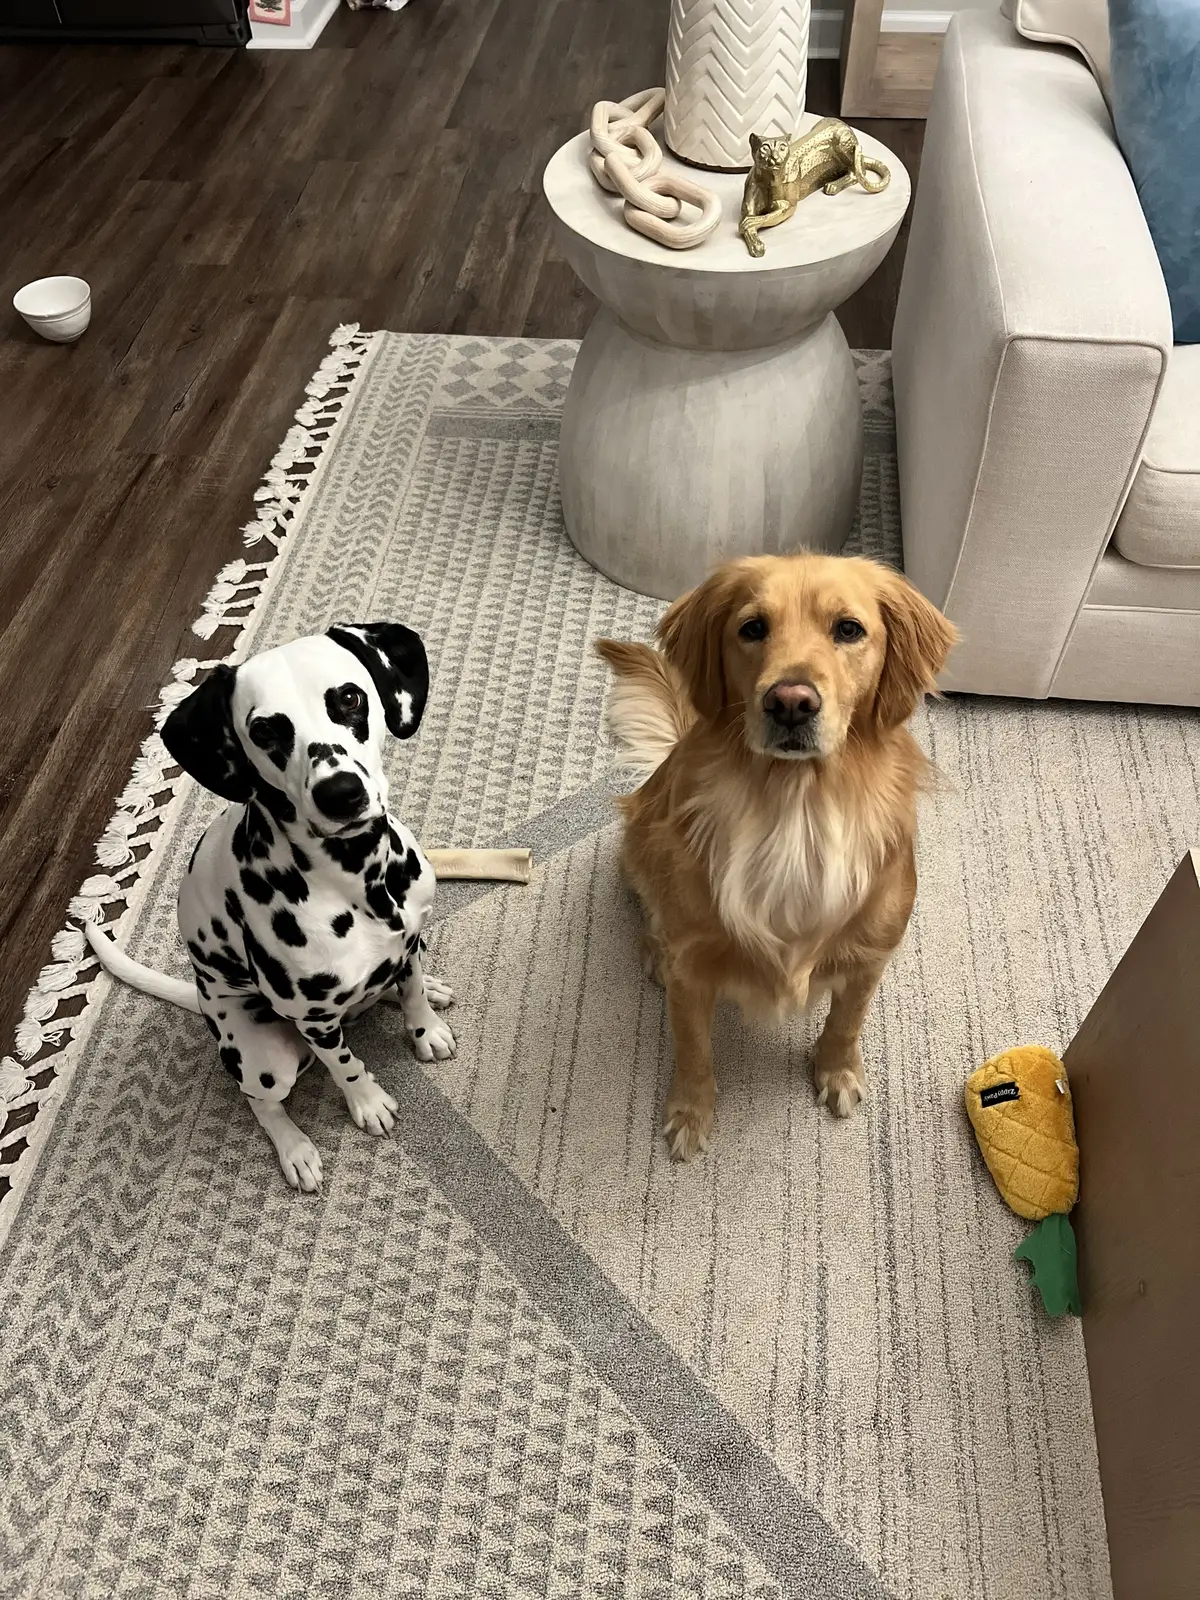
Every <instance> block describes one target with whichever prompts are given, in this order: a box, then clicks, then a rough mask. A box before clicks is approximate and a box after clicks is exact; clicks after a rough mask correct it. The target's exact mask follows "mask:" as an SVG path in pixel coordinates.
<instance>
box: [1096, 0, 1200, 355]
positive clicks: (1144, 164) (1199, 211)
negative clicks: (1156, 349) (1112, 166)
mask: <svg viewBox="0 0 1200 1600" xmlns="http://www.w3.org/2000/svg"><path fill="white" fill-rule="evenodd" d="M1108 23H1109V35H1110V37H1111V39H1112V111H1113V122H1114V123H1115V125H1116V129H1117V138H1118V139H1119V140H1120V142H1121V149H1122V150H1123V151H1124V153H1125V160H1126V161H1127V162H1128V163H1129V170H1130V172H1131V173H1132V174H1133V181H1134V183H1136V185H1137V191H1138V197H1139V198H1140V200H1141V202H1142V210H1143V211H1144V212H1145V213H1146V221H1147V223H1148V224H1149V226H1150V236H1151V238H1152V239H1153V240H1154V248H1155V249H1156V250H1157V251H1158V259H1159V263H1160V264H1161V266H1162V270H1163V277H1164V278H1165V279H1166V280H1167V293H1168V294H1169V295H1170V297H1171V315H1172V318H1173V320H1174V323H1175V342H1176V343H1177V344H1200V0H1108Z"/></svg>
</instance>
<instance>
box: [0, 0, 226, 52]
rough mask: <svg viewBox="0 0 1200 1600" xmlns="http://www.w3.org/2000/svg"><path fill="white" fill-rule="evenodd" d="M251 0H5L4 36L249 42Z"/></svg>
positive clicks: (1, 1)
mask: <svg viewBox="0 0 1200 1600" xmlns="http://www.w3.org/2000/svg"><path fill="white" fill-rule="evenodd" d="M246 6H247V0H0V40H2V41H7V42H10V43H11V42H15V41H17V40H20V39H44V40H51V39H58V40H61V41H62V42H63V43H64V44H66V43H68V42H69V41H70V40H72V39H108V40H129V41H131V42H132V41H133V40H159V41H162V40H168V39H186V40H192V41H194V42H195V43H196V44H220V45H244V44H245V43H246V40H247V39H249V37H250V24H249V22H248V21H247V19H246Z"/></svg>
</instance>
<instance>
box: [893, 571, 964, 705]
mask: <svg viewBox="0 0 1200 1600" xmlns="http://www.w3.org/2000/svg"><path fill="white" fill-rule="evenodd" d="M878 599H879V609H880V610H881V611H882V612H883V620H884V624H885V626H886V628H887V654H886V655H885V657H884V661H883V671H882V672H881V673H880V675H879V687H878V689H877V690H876V691H875V720H876V722H877V724H878V725H879V726H880V727H881V728H898V727H899V726H900V724H901V723H902V722H907V721H908V719H909V717H911V716H912V714H913V712H914V711H915V710H916V709H917V706H918V705H919V704H920V703H921V698H922V696H923V695H925V694H929V693H933V692H935V691H936V688H937V685H936V682H935V680H936V678H937V675H938V673H939V672H940V671H941V670H942V668H943V667H944V666H945V665H946V657H947V656H948V655H949V654H950V649H951V646H952V645H953V644H954V643H955V642H956V641H957V639H958V630H957V628H955V627H954V625H953V624H952V623H950V622H947V621H946V618H945V617H944V616H943V615H942V613H941V612H940V611H939V610H938V608H937V607H936V606H935V605H931V604H930V602H929V601H928V600H926V598H925V596H924V595H923V594H921V593H920V591H919V590H917V589H914V588H913V586H912V584H911V583H909V581H908V579H907V578H904V577H902V576H901V575H900V573H898V572H887V573H885V574H883V575H882V576H881V581H880V585H879V592H878Z"/></svg>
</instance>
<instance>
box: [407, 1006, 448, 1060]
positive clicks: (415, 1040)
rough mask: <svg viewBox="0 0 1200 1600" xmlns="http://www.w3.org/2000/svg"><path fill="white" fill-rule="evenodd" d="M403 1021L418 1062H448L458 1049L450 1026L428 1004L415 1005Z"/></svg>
mask: <svg viewBox="0 0 1200 1600" xmlns="http://www.w3.org/2000/svg"><path fill="white" fill-rule="evenodd" d="M404 1020H405V1023H406V1025H407V1027H408V1037H409V1038H410V1039H411V1040H412V1047H413V1051H414V1053H415V1055H416V1058H417V1060H418V1061H449V1059H450V1057H451V1056H452V1055H453V1054H454V1053H455V1051H456V1050H457V1049H458V1046H457V1045H456V1044H455V1042H454V1034H453V1033H452V1032H451V1030H450V1024H449V1023H448V1022H447V1021H446V1020H445V1018H444V1017H439V1016H438V1014H437V1012H436V1011H434V1010H433V1009H432V1008H431V1007H430V1006H429V1005H428V1003H426V1004H425V1005H415V1006H414V1007H413V1008H412V1014H411V1016H406V1017H405V1019H404Z"/></svg>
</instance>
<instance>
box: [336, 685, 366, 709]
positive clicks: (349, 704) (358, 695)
mask: <svg viewBox="0 0 1200 1600" xmlns="http://www.w3.org/2000/svg"><path fill="white" fill-rule="evenodd" d="M337 703H338V705H339V707H340V708H341V710H343V711H361V710H362V708H363V707H364V706H365V705H366V703H367V697H366V695H365V694H364V693H363V692H362V690H361V689H356V688H354V687H353V685H352V684H349V683H348V684H346V685H345V687H344V688H341V689H339V690H338V692H337Z"/></svg>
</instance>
